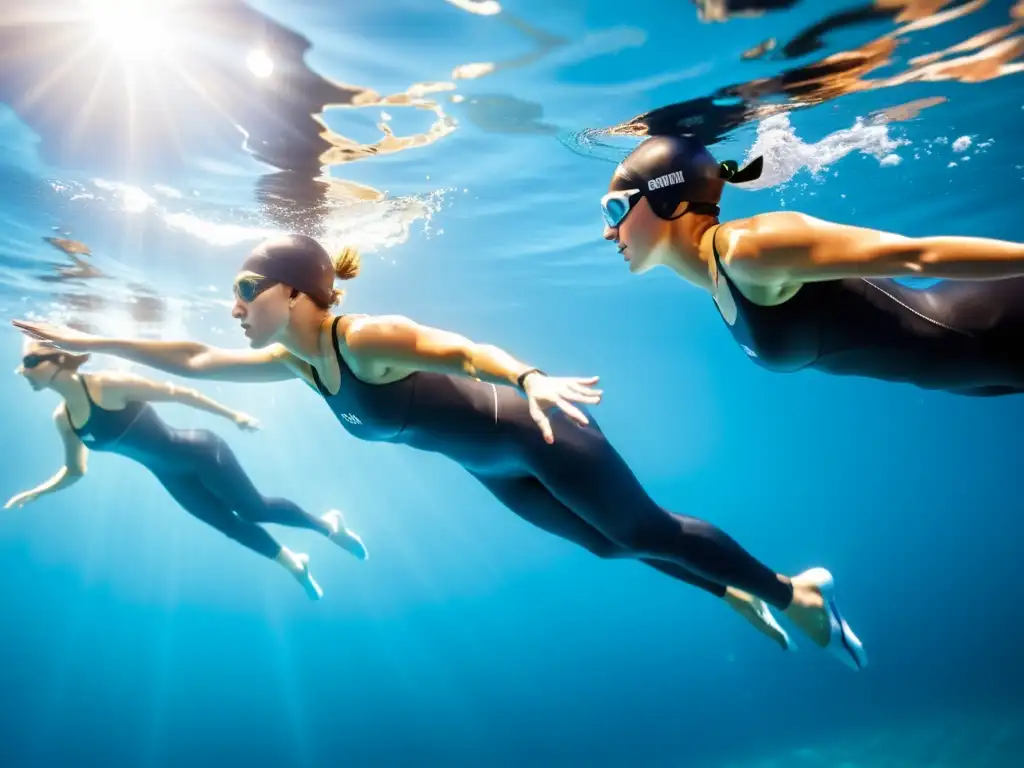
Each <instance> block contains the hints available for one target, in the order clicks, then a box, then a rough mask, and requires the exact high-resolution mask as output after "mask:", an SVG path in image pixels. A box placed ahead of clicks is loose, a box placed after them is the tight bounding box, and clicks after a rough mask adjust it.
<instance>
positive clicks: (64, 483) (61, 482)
mask: <svg viewBox="0 0 1024 768" xmlns="http://www.w3.org/2000/svg"><path fill="white" fill-rule="evenodd" d="M53 423H54V424H55V425H56V426H57V432H59V433H60V437H61V441H62V442H63V443H64V466H62V467H61V468H60V469H58V470H57V472H56V474H55V475H54V476H53V477H51V478H50V479H49V480H47V481H46V482H45V483H42V484H40V485H37V486H36V487H35V488H32V489H31V490H28V491H22V492H21V493H19V494H17V495H15V496H12V497H11V498H10V499H9V500H8V502H7V503H6V504H4V509H11V508H12V507H23V506H25V505H26V504H30V503H32V502H33V501H35V500H36V499H38V498H39V497H40V496H45V495H46V494H48V493H56V492H57V491H62V490H64V489H65V488H68V487H69V486H72V485H74V484H75V483H77V482H78V481H79V480H81V479H82V478H83V477H84V476H85V466H86V455H87V454H88V451H87V450H86V448H85V446H84V445H83V444H82V441H81V440H79V439H78V435H76V434H75V432H74V430H72V429H71V423H70V422H69V421H68V413H67V410H66V409H65V406H64V403H61V404H60V405H58V406H57V410H55V411H54V412H53Z"/></svg>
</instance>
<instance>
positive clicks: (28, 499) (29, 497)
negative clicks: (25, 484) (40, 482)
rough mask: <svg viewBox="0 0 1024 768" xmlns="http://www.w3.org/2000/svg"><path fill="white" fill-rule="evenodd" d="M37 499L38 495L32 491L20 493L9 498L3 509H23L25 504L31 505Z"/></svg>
mask: <svg viewBox="0 0 1024 768" xmlns="http://www.w3.org/2000/svg"><path fill="white" fill-rule="evenodd" d="M38 498H39V494H38V493H35V492H34V491H22V492H21V493H19V494H17V495H15V496H11V498H10V499H8V501H7V503H6V504H4V509H18V508H20V507H24V506H25V505H26V504H31V503H32V502H33V501H35V500H36V499H38Z"/></svg>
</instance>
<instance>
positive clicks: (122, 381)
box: [104, 374, 259, 429]
mask: <svg viewBox="0 0 1024 768" xmlns="http://www.w3.org/2000/svg"><path fill="white" fill-rule="evenodd" d="M104 384H107V385H109V384H113V385H114V386H116V387H117V388H118V390H119V391H120V393H121V394H122V396H123V397H124V398H125V399H126V400H139V401H142V402H151V403H152V402H170V403H180V404H181V405H187V406H189V407H190V408H195V409H197V410H200V411H206V412H207V413H212V414H213V415H214V416H222V417H223V418H225V419H227V420H228V421H232V422H234V423H235V424H236V425H237V426H239V427H242V428H244V429H256V428H258V426H259V424H258V422H257V421H256V419H254V418H253V417H252V416H250V415H248V414H246V413H242V412H241V411H236V410H234V409H233V408H228V407H227V406H226V405H222V404H221V403H218V402H217V401H216V400H214V399H213V398H211V397H207V396H206V395H204V394H203V393H202V392H200V391H198V390H196V389H192V388H191V387H182V386H181V385H178V384H174V383H172V382H169V381H166V382H165V381H152V380H151V379H144V378H142V377H141V376H135V375H131V374H105V375H104Z"/></svg>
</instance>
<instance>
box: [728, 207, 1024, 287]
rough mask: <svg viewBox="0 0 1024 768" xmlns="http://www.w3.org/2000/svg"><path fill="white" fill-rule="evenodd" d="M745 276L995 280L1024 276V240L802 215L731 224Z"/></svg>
mask: <svg viewBox="0 0 1024 768" xmlns="http://www.w3.org/2000/svg"><path fill="white" fill-rule="evenodd" d="M716 242H717V245H718V247H719V249H721V252H722V254H723V261H725V262H726V264H727V265H728V266H729V267H730V268H731V269H730V272H735V274H736V276H737V277H740V278H741V279H746V280H748V281H749V282H751V283H755V284H762V285H770V284H775V285H782V284H786V283H790V284H798V283H811V282H815V281H819V280H837V279H841V278H845V277H933V278H943V279H951V280H995V279H1000V278H1007V277H1016V276H1019V275H1024V245H1022V244H1020V243H1011V242H1008V241H1005V240H993V239H989V238H983V237H904V236H902V235H896V234H892V233H890V232H882V231H880V230H875V229H866V228H863V227H853V226H848V225H845V224H833V223H831V222H828V221H822V220H820V219H815V218H813V217H811V216H805V215H803V214H800V213H768V214H761V215H759V216H754V217H752V218H750V219H745V220H742V221H738V222H735V223H730V224H726V225H725V226H723V227H722V232H721V234H720V235H718V236H717V237H716Z"/></svg>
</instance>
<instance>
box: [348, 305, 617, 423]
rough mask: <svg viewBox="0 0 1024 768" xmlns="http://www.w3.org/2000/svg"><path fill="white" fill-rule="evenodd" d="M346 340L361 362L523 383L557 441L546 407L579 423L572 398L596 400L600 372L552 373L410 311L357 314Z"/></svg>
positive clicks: (534, 414) (533, 407)
mask: <svg viewBox="0 0 1024 768" xmlns="http://www.w3.org/2000/svg"><path fill="white" fill-rule="evenodd" d="M345 345H346V346H347V347H348V350H349V352H350V353H351V354H353V355H354V356H355V357H356V358H357V359H358V361H359V362H360V363H364V364H368V365H382V364H383V365H385V366H390V367H394V368H398V369H405V370H412V371H436V372H438V373H448V374H454V375H457V376H466V377H468V378H474V379H479V380H481V381H486V382H488V383H491V384H506V385H512V386H514V387H520V388H521V389H522V391H523V393H524V394H525V395H526V398H527V400H528V401H529V403H530V415H531V416H532V417H533V420H534V421H535V422H536V423H537V426H538V427H540V430H541V432H542V433H543V434H544V439H545V440H546V441H547V442H549V443H552V442H554V435H553V432H552V429H551V423H550V421H549V420H548V418H547V415H546V414H545V413H544V410H545V409H546V408H548V407H550V406H557V407H558V408H561V409H562V411H564V412H565V413H566V415H568V416H569V418H571V419H572V420H573V421H575V422H577V423H578V424H587V423H588V419H587V417H586V416H585V415H584V414H583V412H582V411H580V410H579V409H578V408H576V407H575V406H574V405H572V403H571V402H570V401H575V402H580V403H588V404H596V403H599V402H600V401H601V391H600V390H597V389H592V387H591V385H593V384H595V383H597V377H596V376H591V377H589V378H575V377H558V378H556V377H551V376H548V375H547V374H545V373H544V372H542V371H540V370H539V369H537V368H534V367H533V366H530V365H527V364H526V363H523V362H522V361H520V360H517V359H516V358H514V357H512V355H510V354H509V353H508V352H506V351H504V350H503V349H499V348H498V347H495V346H493V345H491V344H478V343H476V342H473V341H471V340H469V339H467V338H466V337H465V336H461V335H459V334H457V333H452V332H451V331H444V330H441V329H439V328H430V327H428V326H425V325H420V324H419V323H416V322H414V321H412V320H410V319H409V318H407V317H401V316H399V315H387V316H377V317H373V316H370V317H363V318H359V319H356V320H354V321H353V322H352V323H350V324H349V326H348V328H347V329H346V330H345Z"/></svg>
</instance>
